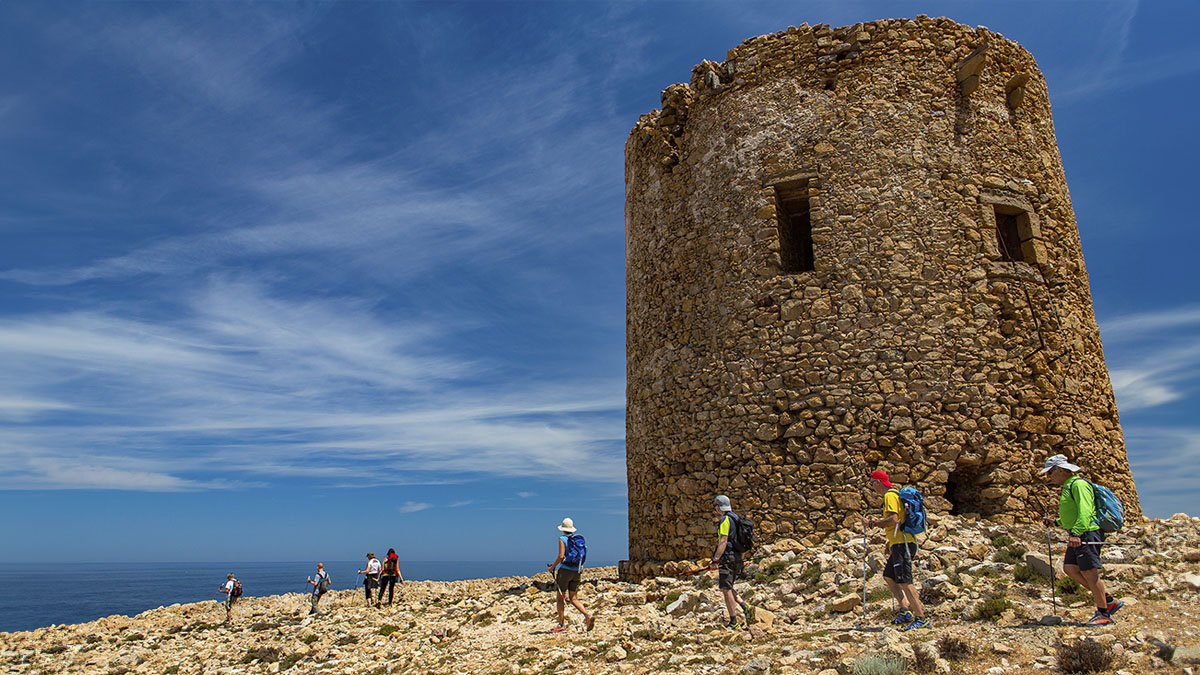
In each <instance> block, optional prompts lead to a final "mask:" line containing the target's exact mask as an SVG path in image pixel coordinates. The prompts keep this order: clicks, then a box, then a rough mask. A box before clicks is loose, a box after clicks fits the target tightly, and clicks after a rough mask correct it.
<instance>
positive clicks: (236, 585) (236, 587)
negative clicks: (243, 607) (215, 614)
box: [229, 579, 242, 598]
mask: <svg viewBox="0 0 1200 675" xmlns="http://www.w3.org/2000/svg"><path fill="white" fill-rule="evenodd" d="M229 595H230V596H231V597H234V598H240V597H242V582H240V581H238V580H237V579H234V580H233V588H232V589H231V590H230V591H229Z"/></svg>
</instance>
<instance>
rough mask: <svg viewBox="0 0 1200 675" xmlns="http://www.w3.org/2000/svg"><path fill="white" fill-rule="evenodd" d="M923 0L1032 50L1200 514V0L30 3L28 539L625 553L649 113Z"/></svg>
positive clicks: (282, 550) (1126, 336)
mask: <svg viewBox="0 0 1200 675" xmlns="http://www.w3.org/2000/svg"><path fill="white" fill-rule="evenodd" d="M918 13H926V14H929V15H933V16H938V15H946V16H950V17H951V18H954V19H956V20H958V21H960V22H963V23H966V24H971V25H986V26H988V27H990V28H991V29H993V30H996V31H999V32H1001V33H1003V34H1004V35H1006V36H1007V37H1009V38H1012V39H1015V40H1017V41H1018V42H1020V43H1021V44H1022V45H1024V46H1025V47H1026V48H1028V49H1029V50H1030V51H1031V52H1032V53H1033V54H1034V55H1035V56H1036V57H1037V59H1038V62H1039V64H1040V66H1041V68H1042V70H1043V72H1044V73H1045V75H1046V78H1047V80H1048V82H1049V86H1050V92H1051V98H1052V103H1053V106H1054V113H1055V123H1056V129H1057V132H1058V138H1059V143H1060V147H1061V149H1062V154H1063V160H1064V163H1065V165H1066V170H1067V179H1068V183H1069V185H1070V188H1071V193H1072V198H1073V201H1074V205H1075V211H1076V215H1077V217H1078V220H1079V224H1080V229H1081V233H1082V236H1083V242H1084V253H1085V256H1086V260H1087V265H1088V271H1089V273H1090V275H1091V284H1092V290H1093V294H1094V297H1095V304H1096V313H1097V317H1098V319H1099V321H1100V323H1101V327H1102V336H1103V338H1104V342H1105V348H1106V354H1107V357H1108V361H1109V367H1110V369H1111V372H1112V377H1113V381H1114V384H1115V385H1116V387H1117V396H1118V402H1119V405H1120V409H1121V414H1122V422H1123V424H1124V429H1125V434H1126V438H1127V442H1128V445H1129V452H1130V458H1131V461H1132V463H1133V466H1134V471H1135V478H1136V479H1137V482H1138V486H1139V489H1140V490H1141V496H1142V501H1143V505H1144V506H1145V508H1146V510H1147V511H1148V513H1150V514H1151V515H1155V516H1165V515H1170V514H1171V513H1173V512H1175V511H1178V510H1182V509H1191V510H1192V511H1196V507H1195V505H1196V504H1197V503H1200V499H1198V498H1200V487H1197V486H1198V485H1200V469H1198V468H1197V467H1200V422H1198V421H1197V420H1196V416H1195V411H1196V410H1197V402H1198V401H1200V299H1198V298H1197V297H1196V291H1197V288H1200V285H1198V284H1197V275H1196V273H1195V269H1196V262H1195V257H1196V255H1197V251H1198V250H1200V233H1198V232H1200V228H1198V227H1197V218H1196V215H1195V214H1196V209H1195V207H1194V204H1193V203H1192V202H1191V200H1190V197H1191V196H1192V195H1193V194H1194V191H1195V187H1194V186H1193V185H1192V182H1193V181H1194V179H1195V176H1196V172H1195V169H1194V164H1193V160H1194V158H1195V157H1196V156H1197V150H1198V147H1197V145H1198V142H1197V139H1198V138H1200V134H1197V133H1196V130H1195V127H1194V124H1193V119H1194V116H1195V110H1196V108H1197V103H1198V101H1197V98H1198V96H1197V94H1196V92H1197V91H1200V42H1198V41H1196V40H1195V39H1194V38H1192V37H1190V33H1188V32H1187V31H1186V30H1183V31H1182V32H1178V31H1177V29H1173V28H1172V27H1173V26H1174V27H1179V26H1190V25H1193V24H1194V23H1195V21H1196V20H1197V19H1200V6H1198V5H1197V4H1196V3H1191V2H1189V3H1182V2H1180V3H1172V2H1154V3H1141V4H1138V3H1136V2H1059V3H1055V2H1044V1H1039V2H1022V3H1005V2H986V3H984V2H953V3H936V2H930V3H920V4H912V3H900V2H887V3H879V2H834V3H794V2H787V3H765V4H764V3H747V2H738V3H728V4H725V3H711V4H709V3H705V4H698V3H657V2H645V3H635V2H621V3H611V4H599V3H551V2H537V3H502V2H480V3H454V2H439V3H412V4H408V3H364V4H353V3H339V4H304V5H293V4H285V3H262V4H238V3H230V2H222V3H205V4H183V3H92V4H68V3H33V2H24V3H21V2H10V3H2V4H0V157H2V158H3V161H2V162H0V186H2V187H0V233H2V235H3V238H2V239H0V241H3V246H0V373H3V376H2V377H0V459H2V460H3V461H0V510H2V511H3V513H5V517H4V518H3V519H0V539H3V541H5V542H6V545H5V546H4V548H3V549H2V550H0V561H38V560H47V559H52V558H53V559H60V558H62V557H63V556H64V555H67V556H68V557H69V558H70V559H76V560H114V561H119V560H183V561H186V560H196V561H199V560H306V559H315V558H326V559H355V558H359V557H360V556H361V555H362V554H363V553H364V552H365V551H367V550H375V551H377V552H378V551H379V550H380V549H386V548H387V547H388V546H395V547H396V548H397V549H398V550H400V551H401V557H403V558H406V559H425V560H438V559H443V560H444V559H472V560H475V559H489V558H494V559H503V560H540V559H542V558H546V559H547V560H549V559H550V556H552V554H553V553H554V551H553V545H554V542H553V536H554V534H555V530H554V529H553V528H554V525H556V524H557V523H558V521H559V520H560V519H561V518H562V517H563V516H568V515H569V516H571V517H573V518H575V520H576V521H577V523H578V524H579V525H580V527H581V528H582V529H581V532H584V533H586V534H587V535H588V538H589V542H590V545H591V549H592V553H591V558H592V559H594V560H596V561H597V562H599V561H604V560H607V561H612V560H616V559H618V558H621V557H623V556H624V555H625V551H626V548H625V547H626V519H625V484H624V481H625V474H624V445H623V435H624V411H623V405H624V299H625V296H624V285H623V284H624V269H623V265H624V252H623V204H624V194H623V181H624V178H623V170H624V161H623V155H622V153H623V145H624V141H625V138H626V135H627V134H628V132H629V129H630V128H631V127H632V125H633V124H634V122H635V121H636V120H637V117H638V115H640V114H641V113H644V112H648V111H649V110H651V109H653V108H656V107H658V105H659V98H658V97H659V92H660V91H661V90H662V89H663V88H664V87H666V86H668V85H670V84H672V83H674V82H679V81H684V80H686V79H687V78H688V76H689V74H690V71H691V67H692V66H693V65H694V64H696V63H698V62H699V61H700V60H702V59H706V58H707V59H712V60H717V61H719V60H722V59H723V58H724V55H725V52H726V51H727V50H728V49H730V48H732V47H734V46H735V45H737V44H738V43H739V42H740V41H741V40H743V39H746V38H749V37H752V36H754V35H759V34H762V33H769V32H773V31H776V30H781V29H783V28H786V27H787V26H788V25H789V24H793V25H794V24H800V23H803V22H808V23H810V24H816V23H829V24H833V25H846V24H852V23H855V22H858V21H863V20H871V19H876V18H884V17H890V16H912V15H915V14H918ZM1181 35H1182V36H1183V37H1179V36H1181ZM68 552H69V553H68Z"/></svg>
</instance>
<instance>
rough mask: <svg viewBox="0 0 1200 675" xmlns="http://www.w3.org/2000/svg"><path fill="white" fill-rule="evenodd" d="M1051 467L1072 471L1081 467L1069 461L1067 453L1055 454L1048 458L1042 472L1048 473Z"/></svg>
mask: <svg viewBox="0 0 1200 675" xmlns="http://www.w3.org/2000/svg"><path fill="white" fill-rule="evenodd" d="M1050 469H1066V470H1067V471H1070V472H1071V473H1075V472H1076V471H1078V470H1079V467H1077V466H1075V465H1074V464H1072V463H1070V462H1068V461H1067V456H1066V455H1055V456H1053V457H1047V458H1046V468H1044V469H1042V471H1041V473H1046V472H1048V471H1049V470H1050Z"/></svg>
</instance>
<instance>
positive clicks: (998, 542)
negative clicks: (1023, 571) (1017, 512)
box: [992, 534, 1016, 548]
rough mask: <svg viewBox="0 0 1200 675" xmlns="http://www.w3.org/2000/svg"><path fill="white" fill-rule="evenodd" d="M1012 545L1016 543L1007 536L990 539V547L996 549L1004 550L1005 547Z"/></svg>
mask: <svg viewBox="0 0 1200 675" xmlns="http://www.w3.org/2000/svg"><path fill="white" fill-rule="evenodd" d="M1014 543H1016V541H1015V540H1014V539H1013V538H1012V537H1010V536H1008V535H1007V534H1001V535H999V536H997V537H995V538H994V539H992V546H995V547H996V548H1004V547H1005V546H1010V545H1012V544H1014Z"/></svg>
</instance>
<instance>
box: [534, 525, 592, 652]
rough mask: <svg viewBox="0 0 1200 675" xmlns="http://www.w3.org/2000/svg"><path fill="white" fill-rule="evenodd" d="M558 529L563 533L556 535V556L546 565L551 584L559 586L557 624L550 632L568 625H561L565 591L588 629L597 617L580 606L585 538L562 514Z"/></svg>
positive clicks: (563, 619) (563, 617)
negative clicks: (580, 580) (580, 581)
mask: <svg viewBox="0 0 1200 675" xmlns="http://www.w3.org/2000/svg"><path fill="white" fill-rule="evenodd" d="M558 531H559V532H562V536H560V537H559V538H558V557H557V558H555V559H554V562H552V563H550V564H549V565H547V566H546V568H547V569H549V570H550V576H552V577H554V587H555V588H556V589H557V590H558V601H557V608H558V625H557V626H555V627H554V628H552V629H551V630H550V632H551V633H561V632H563V631H565V630H566V629H567V628H566V626H565V625H563V624H564V622H565V620H566V616H565V615H564V612H565V611H566V603H564V602H563V595H564V594H565V595H566V596H567V597H568V599H570V601H571V604H572V605H575V609H578V610H579V613H580V614H583V625H584V626H586V627H587V629H588V630H591V629H592V626H594V625H596V617H594V616H592V615H591V614H588V611H587V610H586V609H584V608H583V603H581V602H579V579H580V577H581V575H582V572H583V563H584V561H585V560H586V559H587V542H585V541H584V539H583V535H581V534H576V533H575V522H574V521H572V520H571V519H570V518H563V521H562V525H559V526H558ZM556 567H557V568H558V571H557V572H555V568H556Z"/></svg>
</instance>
